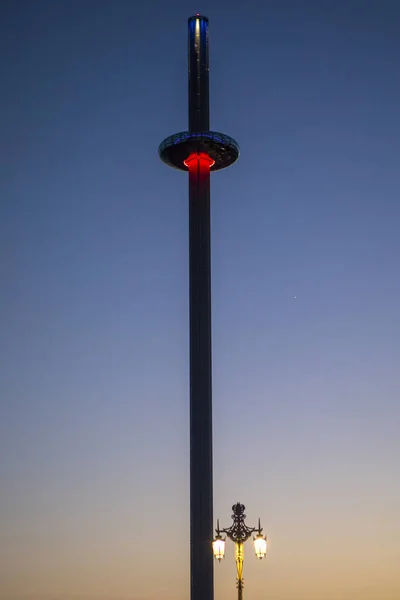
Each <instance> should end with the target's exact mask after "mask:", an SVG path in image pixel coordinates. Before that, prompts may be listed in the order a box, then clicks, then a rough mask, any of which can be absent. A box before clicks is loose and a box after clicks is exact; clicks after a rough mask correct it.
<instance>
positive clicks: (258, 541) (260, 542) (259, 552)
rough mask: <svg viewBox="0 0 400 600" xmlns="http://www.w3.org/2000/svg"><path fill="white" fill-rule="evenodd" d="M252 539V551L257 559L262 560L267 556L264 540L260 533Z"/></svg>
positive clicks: (265, 541)
mask: <svg viewBox="0 0 400 600" xmlns="http://www.w3.org/2000/svg"><path fill="white" fill-rule="evenodd" d="M253 539H254V550H255V553H256V556H257V558H264V556H265V555H266V554H267V540H266V538H265V537H264V536H263V535H262V533H259V534H258V535H257V536H256V537H255V538H253Z"/></svg>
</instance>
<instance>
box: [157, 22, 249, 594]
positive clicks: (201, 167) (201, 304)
mask: <svg viewBox="0 0 400 600" xmlns="http://www.w3.org/2000/svg"><path fill="white" fill-rule="evenodd" d="M188 27H189V129H188V131H182V132H180V133H176V134H174V135H171V136H170V137H167V138H166V139H165V140H164V141H163V142H162V143H161V144H160V147H159V155H160V158H161V160H162V161H163V162H164V163H166V164H167V165H168V166H170V167H174V168H175V169H180V170H181V171H187V172H188V173H189V315H190V317H189V319H190V572H191V580H190V586H191V600H212V599H213V596H214V589H213V588H214V577H213V554H212V541H213V464H212V368H211V260H210V259H211V249H210V172H213V171H219V170H221V169H225V168H226V167H229V166H230V165H232V164H233V163H234V162H235V161H236V160H237V159H238V157H239V146H238V144H237V143H236V142H235V140H233V139H232V138H231V137H229V136H227V135H225V134H223V133H218V132H215V131H210V110H209V66H208V19H207V17H203V16H201V15H199V14H197V15H195V16H194V17H190V19H189V22H188Z"/></svg>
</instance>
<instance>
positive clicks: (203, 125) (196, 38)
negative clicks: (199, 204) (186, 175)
mask: <svg viewBox="0 0 400 600" xmlns="http://www.w3.org/2000/svg"><path fill="white" fill-rule="evenodd" d="M188 34H189V37H188V109H189V111H188V112H189V115H188V116H189V127H188V130H187V131H182V132H180V133H176V134H175V135H172V136H169V137H168V138H166V139H165V140H164V141H163V142H162V143H161V144H160V147H159V155H160V158H161V160H162V161H163V162H165V163H166V164H167V165H169V166H170V167H175V168H176V169H180V170H182V171H187V169H188V167H187V160H186V159H187V158H188V157H189V156H191V155H193V154H198V155H200V154H202V153H203V154H204V153H206V154H207V155H208V156H209V158H210V170H211V171H219V170H220V169H224V168H226V167H229V165H232V164H233V163H234V162H235V161H236V160H237V159H238V157H239V146H238V144H237V143H236V142H235V140H234V139H232V138H230V137H229V136H227V135H224V134H223V133H218V132H216V131H210V106H209V61H208V54H209V51H208V18H207V17H205V16H203V15H200V14H196V15H194V16H192V17H189V19H188Z"/></svg>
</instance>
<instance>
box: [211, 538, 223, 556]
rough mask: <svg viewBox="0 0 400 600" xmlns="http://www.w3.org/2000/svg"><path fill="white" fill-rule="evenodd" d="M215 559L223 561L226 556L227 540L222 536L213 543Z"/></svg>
mask: <svg viewBox="0 0 400 600" xmlns="http://www.w3.org/2000/svg"><path fill="white" fill-rule="evenodd" d="M213 552H214V558H216V559H217V560H218V561H221V560H222V559H223V558H224V556H225V540H223V539H222V538H221V536H217V537H216V538H215V540H214V541H213Z"/></svg>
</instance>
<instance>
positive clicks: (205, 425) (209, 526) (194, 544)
mask: <svg viewBox="0 0 400 600" xmlns="http://www.w3.org/2000/svg"><path fill="white" fill-rule="evenodd" d="M187 164H188V167H189V298H190V300H189V302H190V563H191V600H212V599H213V593H214V591H213V586H214V576H213V569H214V565H213V556H212V552H211V542H212V536H213V464H212V390H211V376H212V373H211V260H210V161H209V159H208V156H207V155H203V156H202V155H201V154H200V155H192V157H191V159H190V160H188V161H187Z"/></svg>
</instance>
